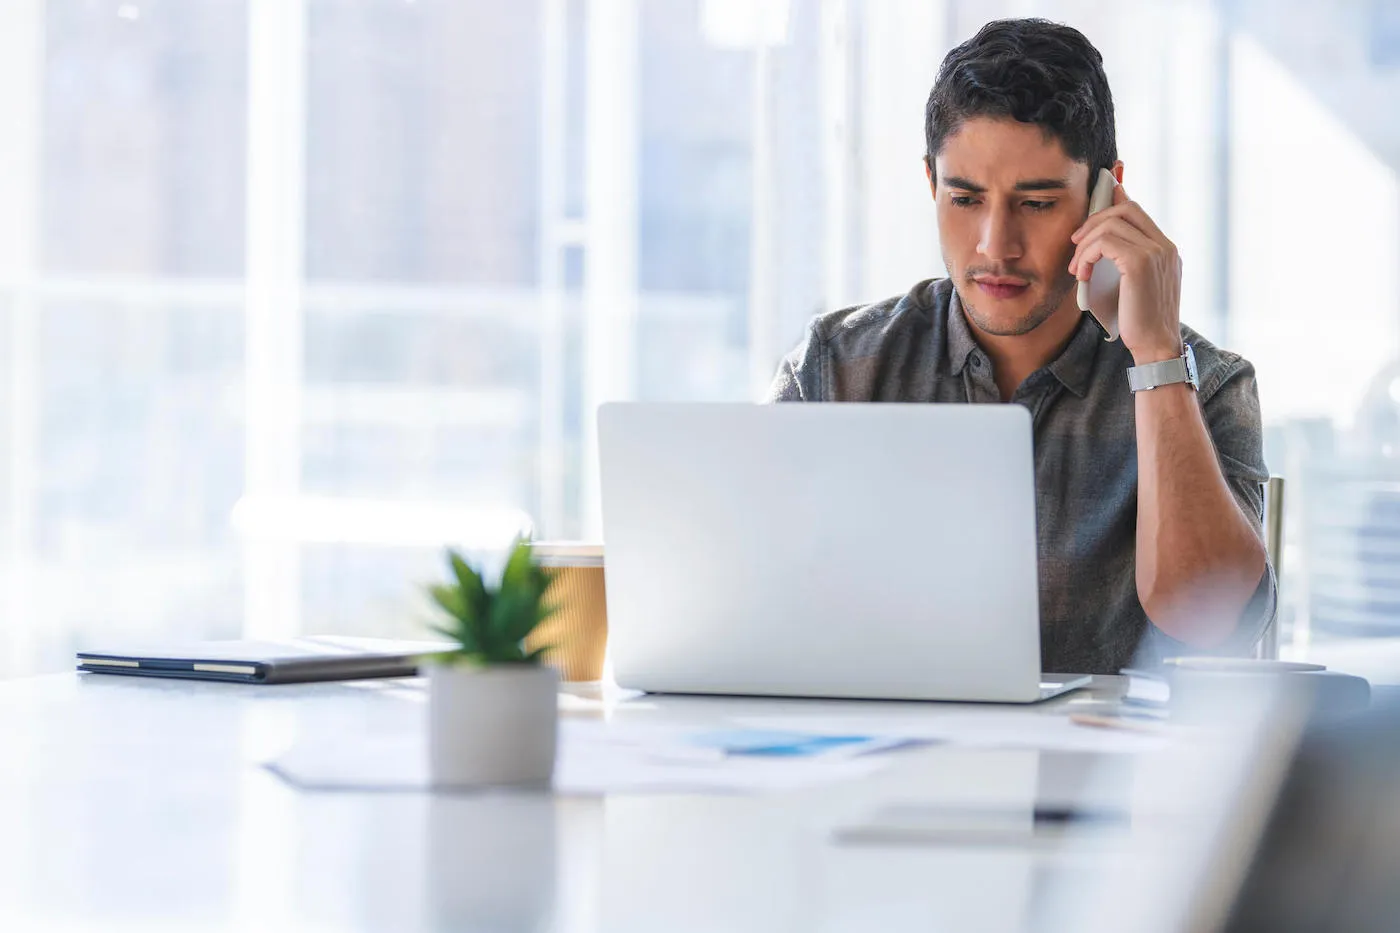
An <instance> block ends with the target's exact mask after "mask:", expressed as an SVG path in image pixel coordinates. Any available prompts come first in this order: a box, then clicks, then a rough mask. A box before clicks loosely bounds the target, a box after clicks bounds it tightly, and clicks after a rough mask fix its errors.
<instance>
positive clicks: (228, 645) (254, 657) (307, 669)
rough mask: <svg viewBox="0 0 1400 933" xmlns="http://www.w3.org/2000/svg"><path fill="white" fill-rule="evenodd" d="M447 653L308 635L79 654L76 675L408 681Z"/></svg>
mask: <svg viewBox="0 0 1400 933" xmlns="http://www.w3.org/2000/svg"><path fill="white" fill-rule="evenodd" d="M114 647H115V646H114ZM450 647H451V646H450V645H446V644H443V643H442V642H430V641H397V640H392V639H386V638H352V637H349V636H340V635H308V636H304V637H301V638H290V639H287V640H286V641H203V642H193V643H189V644H184V645H163V646H158V647H154V646H147V647H139V648H138V647H135V646H121V647H120V648H118V649H117V650H101V651H79V652H78V670H80V671H86V672H88V673H93V674H125V675H128V676H136V677H184V678H193V679H195V680H226V681H234V682H237V683H248V684H289V683H304V682H307V681H315V680H358V679H360V678H363V677H412V676H413V675H414V674H416V673H418V659H419V657H421V656H422V655H424V654H432V653H433V652H436V651H442V650H444V649H447V648H450Z"/></svg>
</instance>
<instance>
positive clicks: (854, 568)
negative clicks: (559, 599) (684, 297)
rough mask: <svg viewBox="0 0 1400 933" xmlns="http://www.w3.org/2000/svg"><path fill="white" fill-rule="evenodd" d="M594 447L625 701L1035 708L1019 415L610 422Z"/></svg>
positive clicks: (612, 417)
mask: <svg viewBox="0 0 1400 933" xmlns="http://www.w3.org/2000/svg"><path fill="white" fill-rule="evenodd" d="M598 435H599V451H600V457H601V480H602V505H603V534H604V540H605V541H606V543H607V584H606V585H607V600H608V628H609V636H608V637H609V648H610V653H611V656H612V662H613V669H614V673H615V675H616V677H617V680H618V682H619V683H620V684H623V685H624V686H628V687H634V688H638V689H642V690H649V691H656V692H682V693H737V694H771V695H786V696H824V697H870V698H891V699H937V700H1000V701H1019V702H1029V701H1032V700H1036V699H1038V698H1039V696H1040V688H1039V671H1040V631H1039V607H1038V598H1039V595H1038V583H1037V576H1036V535H1035V489H1034V468H1033V459H1032V448H1031V420H1030V413H1029V412H1027V411H1026V410H1025V409H1024V408H1023V407H1021V406H1019V405H896V404H881V405H851V404H803V405H770V406H758V405H742V404H625V403H618V404H609V405H604V406H602V408H601V409H600V410H599V423H598Z"/></svg>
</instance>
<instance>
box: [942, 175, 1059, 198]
mask: <svg viewBox="0 0 1400 933" xmlns="http://www.w3.org/2000/svg"><path fill="white" fill-rule="evenodd" d="M943 184H945V185H947V186H948V187H949V188H961V189H962V190H963V191H971V192H973V193H974V194H984V193H986V191H987V189H986V188H985V187H983V186H982V185H979V184H977V183H976V182H974V181H972V180H971V179H967V178H963V177H962V176H960V175H948V176H946V177H945V178H944V179H943ZM1015 187H1016V190H1017V191H1063V190H1065V189H1067V188H1069V179H1068V178H1027V179H1025V180H1023V181H1018V182H1016V186H1015Z"/></svg>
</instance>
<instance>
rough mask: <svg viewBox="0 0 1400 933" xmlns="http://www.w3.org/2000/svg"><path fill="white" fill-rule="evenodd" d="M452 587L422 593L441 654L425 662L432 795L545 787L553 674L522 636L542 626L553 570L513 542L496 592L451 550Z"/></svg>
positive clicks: (551, 749)
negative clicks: (440, 790)
mask: <svg viewBox="0 0 1400 933" xmlns="http://www.w3.org/2000/svg"><path fill="white" fill-rule="evenodd" d="M447 561H448V565H449V567H450V568H451V572H452V580H451V582H449V583H446V584H436V585H432V586H429V587H428V594H429V595H430V596H431V597H432V599H433V602H435V603H436V604H437V605H438V606H439V607H441V608H442V610H443V611H444V612H445V613H446V614H447V620H446V621H445V622H442V623H440V624H439V623H434V624H432V625H431V627H432V629H433V630H434V631H436V632H438V633H439V634H441V635H444V636H446V637H447V638H449V639H451V640H452V642H453V643H454V647H453V648H451V649H450V650H447V651H443V652H440V653H437V654H433V655H429V656H428V657H426V658H424V661H425V666H426V667H427V671H428V748H429V765H430V767H431V774H432V780H433V784H434V785H438V786H481V785H493V784H540V785H547V784H549V782H550V780H551V778H552V777H553V774H554V754H555V743H556V738H557V733H558V699H557V691H558V686H559V675H558V673H557V672H556V671H555V670H554V669H553V668H552V667H548V666H546V665H545V664H543V663H541V662H542V659H543V655H544V653H545V651H546V650H547V648H543V647H540V648H535V649H534V650H529V651H527V650H526V649H525V647H524V645H523V642H524V641H525V637H526V636H527V635H529V634H530V633H531V632H532V631H534V629H535V627H536V626H537V625H539V624H540V623H541V622H543V621H544V620H545V619H547V618H549V617H550V615H552V614H553V612H554V607H553V606H550V605H547V604H546V603H545V602H544V594H545V591H546V590H547V589H548V588H549V584H550V583H551V582H552V581H553V571H551V570H549V569H546V568H544V567H540V566H538V565H536V564H535V562H534V559H533V556H532V554H531V551H530V546H529V544H528V543H527V542H526V541H524V540H519V539H517V540H516V542H515V544H514V545H513V546H512V548H511V551H510V556H509V557H508V558H507V560H506V565H505V570H504V571H503V572H502V574H501V579H500V584H499V585H498V586H496V587H494V588H492V587H489V586H487V585H486V583H485V581H484V580H483V579H482V575H481V573H480V572H479V571H478V570H477V569H476V568H473V567H472V566H470V565H469V564H468V563H467V562H466V561H465V560H463V558H462V556H461V555H460V554H458V553H457V552H456V551H453V550H451V549H449V550H448V552H447Z"/></svg>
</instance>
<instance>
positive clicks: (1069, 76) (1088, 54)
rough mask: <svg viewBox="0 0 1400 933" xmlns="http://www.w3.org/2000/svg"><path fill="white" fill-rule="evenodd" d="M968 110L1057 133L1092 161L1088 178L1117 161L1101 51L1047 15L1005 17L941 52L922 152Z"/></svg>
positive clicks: (939, 147) (931, 151) (1075, 154)
mask: <svg viewBox="0 0 1400 933" xmlns="http://www.w3.org/2000/svg"><path fill="white" fill-rule="evenodd" d="M972 117H1011V118H1012V119H1015V120H1019V121H1020V122H1022V123H1034V124H1035V125H1036V126H1039V127H1040V128H1041V129H1042V130H1044V131H1045V133H1046V134H1047V136H1053V137H1054V138H1056V139H1059V141H1060V144H1061V145H1062V146H1064V149H1065V152H1066V153H1067V154H1068V155H1069V157H1070V158H1071V159H1074V160H1075V161H1077V162H1087V163H1088V165H1089V184H1090V187H1092V186H1093V183H1094V178H1095V177H1096V176H1097V175H1098V170H1099V169H1101V168H1112V166H1113V163H1114V162H1116V161H1117V160H1118V141H1117V131H1116V130H1115V128H1114V125H1113V94H1112V92H1111V91H1109V89H1108V77H1107V76H1106V75H1105V74H1104V71H1103V56H1102V55H1100V54H1099V50H1098V49H1096V48H1094V46H1093V45H1092V44H1091V43H1090V42H1089V40H1088V39H1086V38H1085V37H1084V34H1083V33H1082V32H1080V31H1079V30H1077V29H1073V28H1071V27H1069V26H1064V25H1061V24H1059V23H1052V22H1050V21H1049V20H1044V19H1002V20H996V21H994V22H990V23H988V24H987V25H985V26H983V27H982V28H981V29H979V30H978V31H977V35H975V36H973V37H972V38H971V39H968V40H967V41H966V42H964V43H963V44H962V45H959V46H958V47H957V48H955V49H953V50H952V51H951V52H949V53H948V56H947V57H946V58H944V59H943V65H942V66H941V67H940V68H939V69H938V78H937V80H936V81H934V84H933V90H932V91H930V92H929V95H928V105H927V106H926V107H925V108H924V138H925V141H926V143H927V146H928V152H927V155H926V158H927V159H928V163H929V166H930V167H932V166H933V160H934V158H935V157H936V156H937V155H938V154H939V153H940V152H942V151H943V144H944V143H945V142H947V140H948V137H949V136H951V135H953V134H954V133H956V132H957V131H958V129H959V128H960V127H961V126H962V124H963V122H964V121H965V120H967V119H969V118H972Z"/></svg>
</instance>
